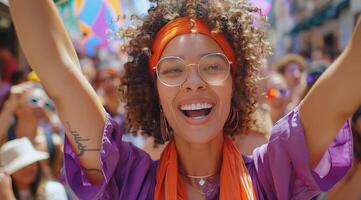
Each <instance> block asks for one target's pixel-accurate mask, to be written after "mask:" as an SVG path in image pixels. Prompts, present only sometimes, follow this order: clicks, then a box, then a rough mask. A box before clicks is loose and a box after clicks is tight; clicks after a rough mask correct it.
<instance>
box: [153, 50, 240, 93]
mask: <svg viewBox="0 0 361 200" xmlns="http://www.w3.org/2000/svg"><path fill="white" fill-rule="evenodd" d="M212 55H220V56H222V57H223V58H225V60H226V61H227V63H228V72H227V75H226V76H225V78H224V79H223V80H220V81H217V82H216V83H215V82H208V81H206V80H204V78H203V77H202V76H201V75H200V72H199V63H200V62H201V61H202V59H204V58H205V57H207V56H212ZM169 58H176V59H180V60H181V61H182V62H183V63H184V65H185V67H188V66H190V65H191V66H194V65H196V66H197V72H198V76H199V77H200V78H201V79H202V80H203V81H204V82H206V83H207V84H210V85H217V84H218V83H220V82H223V81H225V80H226V79H227V78H228V76H229V74H230V73H231V65H232V64H233V62H232V61H230V60H229V59H228V57H227V56H226V55H225V54H224V53H219V52H216V53H209V54H206V55H204V56H202V57H201V58H200V59H199V61H198V64H196V63H191V64H187V65H186V64H185V60H184V59H182V58H181V57H178V56H166V57H164V58H161V59H160V60H159V61H158V62H157V64H156V65H155V66H154V67H153V70H155V72H156V75H157V78H158V80H159V81H160V82H161V83H162V84H163V85H165V86H168V87H178V86H181V85H183V84H184V82H186V81H187V78H188V76H189V74H188V73H189V70H188V68H187V76H186V78H185V79H184V81H183V82H181V83H180V84H177V85H170V84H167V83H165V82H163V81H162V80H161V79H160V78H159V72H158V70H157V67H158V65H159V64H160V63H161V62H162V61H163V60H165V59H169Z"/></svg>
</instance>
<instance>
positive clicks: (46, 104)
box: [27, 96, 55, 112]
mask: <svg viewBox="0 0 361 200" xmlns="http://www.w3.org/2000/svg"><path fill="white" fill-rule="evenodd" d="M27 103H28V105H30V106H39V107H43V108H45V109H46V110H49V111H52V112H54V111H55V105H54V103H53V102H52V101H51V100H49V99H47V100H44V99H41V98H38V97H35V96H29V97H28V98H27Z"/></svg>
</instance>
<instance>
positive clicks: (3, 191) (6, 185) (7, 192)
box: [0, 170, 15, 200]
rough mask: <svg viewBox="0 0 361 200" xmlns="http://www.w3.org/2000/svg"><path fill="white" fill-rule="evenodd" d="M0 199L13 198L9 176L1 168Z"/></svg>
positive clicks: (11, 199) (9, 199) (7, 199)
mask: <svg viewBox="0 0 361 200" xmlns="http://www.w3.org/2000/svg"><path fill="white" fill-rule="evenodd" d="M0 199H2V200H15V196H14V192H13V187H12V184H11V177H10V175H9V174H7V173H6V172H5V171H3V170H0Z"/></svg>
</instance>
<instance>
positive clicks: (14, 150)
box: [0, 47, 361, 199]
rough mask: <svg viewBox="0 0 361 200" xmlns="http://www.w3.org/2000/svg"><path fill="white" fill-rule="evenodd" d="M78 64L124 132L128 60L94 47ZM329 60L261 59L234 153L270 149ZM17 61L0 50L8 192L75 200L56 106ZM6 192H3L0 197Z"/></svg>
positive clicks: (316, 55)
mask: <svg viewBox="0 0 361 200" xmlns="http://www.w3.org/2000/svg"><path fill="white" fill-rule="evenodd" d="M78 57H79V61H80V64H81V67H82V71H83V73H84V75H85V77H86V78H87V80H88V81H89V83H90V84H91V85H92V86H93V87H94V88H95V90H96V91H97V94H98V96H99V99H100V101H101V102H102V103H103V106H104V108H105V110H106V111H107V113H108V114H109V115H111V116H112V117H113V118H114V119H115V120H116V121H117V122H118V123H119V124H121V125H123V124H124V123H123V122H125V120H126V107H125V105H124V104H123V103H122V102H121V101H120V98H119V96H118V86H119V84H121V77H122V73H123V68H122V65H123V64H124V62H125V61H126V60H127V56H126V55H119V54H117V53H112V52H110V51H107V50H106V49H102V48H99V49H98V51H97V54H96V55H95V56H87V55H86V54H85V53H83V52H78ZM334 59H335V56H334V55H332V56H331V55H329V54H327V53H326V52H324V51H322V50H317V51H315V52H313V53H312V56H311V57H310V58H304V57H303V56H301V55H298V54H287V55H284V56H283V57H282V58H280V59H277V60H269V61H267V60H265V61H264V65H263V66H262V67H261V69H260V70H259V77H260V78H259V79H258V80H257V83H258V94H259V98H258V103H257V105H256V107H257V110H256V112H255V113H254V114H253V117H254V121H255V122H254V124H253V127H252V129H251V130H249V132H248V133H247V134H242V135H241V136H237V137H236V138H235V140H234V141H235V143H236V144H237V146H238V147H239V151H240V152H241V153H242V154H246V155H251V154H252V151H253V150H254V148H256V147H258V146H261V145H262V144H265V143H267V141H268V140H269V138H270V132H271V128H272V126H273V125H274V124H275V123H277V121H278V120H279V119H281V118H282V117H283V116H284V115H285V114H286V113H287V112H289V111H291V110H292V109H293V108H294V107H295V106H296V105H298V104H299V103H300V102H301V101H302V99H303V98H304V97H305V96H306V95H307V92H308V91H309V90H310V89H311V88H312V85H313V84H314V83H315V82H316V81H317V79H318V78H319V77H320V76H321V74H322V73H323V72H324V71H325V70H326V69H327V68H328V66H329V65H330V64H331V63H332V62H333V61H334ZM17 62H18V61H17V59H16V58H15V56H14V55H12V54H11V52H10V50H9V49H7V48H4V47H3V48H1V49H0V72H1V73H0V165H1V168H2V169H5V170H6V172H7V173H9V175H11V181H9V184H11V186H12V187H9V188H12V191H13V192H14V194H15V196H16V198H17V199H67V198H68V199H76V197H75V196H74V195H73V194H72V192H71V191H70V190H69V189H68V188H67V187H66V185H65V184H64V180H62V179H61V177H62V176H61V168H62V162H63V153H62V146H63V143H64V139H65V138H64V137H65V134H64V128H63V125H62V123H61V120H60V119H59V117H58V115H57V111H56V107H55V105H54V102H53V101H52V100H51V98H49V96H48V95H47V93H46V89H45V88H43V87H42V85H41V80H39V78H38V77H37V75H36V74H35V73H34V72H32V71H31V68H30V67H27V68H22V69H20V68H19V66H18V63H17ZM49 67H51V66H49ZM64 81H66V80H64ZM59 84H61V83H59ZM64 92H66V91H64ZM74 98H76V97H74ZM360 115H361V109H359V110H358V111H355V114H354V116H352V117H351V116H350V120H351V122H352V125H353V134H354V152H355V153H354V157H355V161H356V162H355V163H359V162H360V161H361V117H360ZM124 130H125V129H124ZM123 140H125V141H129V142H131V143H133V144H134V145H136V146H138V147H140V148H142V149H144V150H145V151H147V152H148V153H149V154H150V155H151V157H152V159H158V158H159V157H160V154H161V152H162V149H163V146H162V145H155V144H154V142H153V138H149V137H145V136H142V135H138V134H137V133H126V134H125V135H124V137H123ZM360 171H361V170H356V168H355V167H354V168H353V169H352V170H350V172H349V175H348V176H347V177H346V178H345V179H344V180H343V181H342V182H341V183H339V185H337V186H336V187H334V188H333V189H332V191H330V192H328V193H327V194H322V195H320V196H319V197H318V199H333V198H336V199H337V195H342V192H343V190H344V189H345V188H347V187H350V185H351V186H352V184H357V182H355V181H354V178H355V177H357V176H358V177H359V176H360ZM359 179H360V177H359ZM360 180H361V179H360ZM6 188H7V187H6V185H2V186H0V193H1V192H4V190H6ZM358 190H360V189H358ZM45 191H46V192H45ZM360 193H361V192H360Z"/></svg>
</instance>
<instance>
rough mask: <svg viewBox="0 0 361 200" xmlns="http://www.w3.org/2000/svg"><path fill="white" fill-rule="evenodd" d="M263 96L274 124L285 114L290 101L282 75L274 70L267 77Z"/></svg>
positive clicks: (288, 90)
mask: <svg viewBox="0 0 361 200" xmlns="http://www.w3.org/2000/svg"><path fill="white" fill-rule="evenodd" d="M265 96H266V98H267V101H266V102H267V104H268V106H269V113H270V115H271V119H272V124H275V123H276V122H277V121H278V120H279V119H281V118H282V117H283V116H285V114H287V106H288V105H289V103H290V101H291V91H290V89H289V87H288V85H287V82H286V81H285V79H284V78H283V76H281V75H280V74H278V73H277V72H275V73H272V74H271V75H270V76H269V77H268V79H267V90H266V93H265Z"/></svg>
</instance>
